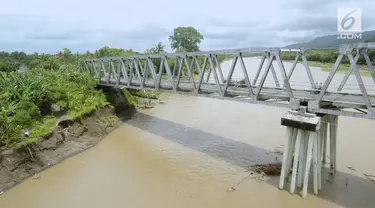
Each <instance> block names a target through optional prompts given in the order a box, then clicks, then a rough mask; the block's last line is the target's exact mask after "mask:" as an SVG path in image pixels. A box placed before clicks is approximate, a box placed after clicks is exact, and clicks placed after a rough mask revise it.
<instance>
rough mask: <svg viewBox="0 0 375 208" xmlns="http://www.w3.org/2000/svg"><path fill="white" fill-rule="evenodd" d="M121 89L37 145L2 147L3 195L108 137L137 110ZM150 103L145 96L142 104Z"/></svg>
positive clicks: (0, 184) (0, 181) (65, 122)
mask: <svg viewBox="0 0 375 208" xmlns="http://www.w3.org/2000/svg"><path fill="white" fill-rule="evenodd" d="M118 95H119V91H113V90H110V91H109V92H106V96H107V98H108V100H109V101H110V103H111V105H108V106H106V107H105V108H103V109H98V110H96V111H94V112H93V113H91V114H90V115H87V116H86V117H85V118H83V119H81V120H79V121H71V120H62V121H60V122H59V123H58V124H57V126H56V129H55V130H54V131H53V133H52V134H51V135H50V136H49V137H48V138H40V141H39V142H38V143H37V144H33V145H28V147H25V148H21V149H17V150H12V149H7V150H4V149H0V194H2V193H3V192H4V191H6V190H8V189H10V188H12V187H13V186H15V185H17V184H19V183H20V182H22V181H23V180H25V179H27V178H29V177H35V178H36V179H37V178H38V174H37V173H38V172H40V171H42V170H44V169H46V168H49V167H51V166H53V165H55V164H56V163H58V162H60V161H62V160H64V159H66V158H68V157H70V156H73V155H75V154H78V153H80V152H82V151H84V150H86V149H88V148H90V147H92V146H94V145H95V144H97V143H98V142H99V141H100V140H101V139H102V138H104V137H105V136H106V135H107V134H108V133H109V132H111V131H113V130H114V129H115V128H116V127H118V126H119V125H121V124H122V123H123V121H124V120H128V119H130V118H131V117H132V115H133V114H134V113H135V112H136V109H135V108H134V107H130V106H129V103H128V101H127V100H126V98H125V97H124V96H118ZM145 102H150V101H148V100H147V99H141V100H140V104H142V103H145Z"/></svg>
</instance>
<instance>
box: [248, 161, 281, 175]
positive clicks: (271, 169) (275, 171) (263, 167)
mask: <svg viewBox="0 0 375 208" xmlns="http://www.w3.org/2000/svg"><path fill="white" fill-rule="evenodd" d="M251 168H252V169H253V170H254V171H255V172H256V173H259V174H264V175H266V176H279V175H280V173H281V163H268V164H259V165H253V166H251Z"/></svg>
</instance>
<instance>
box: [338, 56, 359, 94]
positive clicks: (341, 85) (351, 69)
mask: <svg viewBox="0 0 375 208" xmlns="http://www.w3.org/2000/svg"><path fill="white" fill-rule="evenodd" d="M360 56H361V50H357V54H356V55H355V57H354V62H355V63H356V64H357V62H358V60H359V57H360ZM352 72H353V67H352V65H350V66H349V70H348V71H347V72H346V74H345V76H344V78H343V79H342V81H341V83H340V85H339V87H338V88H337V91H339V92H341V90H342V89H343V88H344V86H345V84H346V82H347V81H348V79H349V77H350V74H351V73H352Z"/></svg>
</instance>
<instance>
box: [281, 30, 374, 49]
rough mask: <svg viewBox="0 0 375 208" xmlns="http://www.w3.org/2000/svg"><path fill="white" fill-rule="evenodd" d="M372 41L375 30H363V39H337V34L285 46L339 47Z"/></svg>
mask: <svg viewBox="0 0 375 208" xmlns="http://www.w3.org/2000/svg"><path fill="white" fill-rule="evenodd" d="M370 41H375V30H371V31H366V32H363V33H362V39H361V40H340V39H337V34H335V35H326V36H322V37H317V38H315V39H314V40H312V41H309V42H305V43H295V44H291V45H287V46H284V47H283V48H337V47H339V45H340V44H351V43H357V42H370Z"/></svg>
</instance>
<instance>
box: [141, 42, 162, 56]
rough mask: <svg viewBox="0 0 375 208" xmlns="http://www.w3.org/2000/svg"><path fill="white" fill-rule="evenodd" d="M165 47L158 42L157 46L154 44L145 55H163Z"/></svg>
mask: <svg viewBox="0 0 375 208" xmlns="http://www.w3.org/2000/svg"><path fill="white" fill-rule="evenodd" d="M164 48H165V45H163V44H162V43H161V42H159V43H158V44H156V45H155V46H154V47H152V48H150V49H147V50H146V51H145V53H146V54H159V53H164V52H165V50H164Z"/></svg>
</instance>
